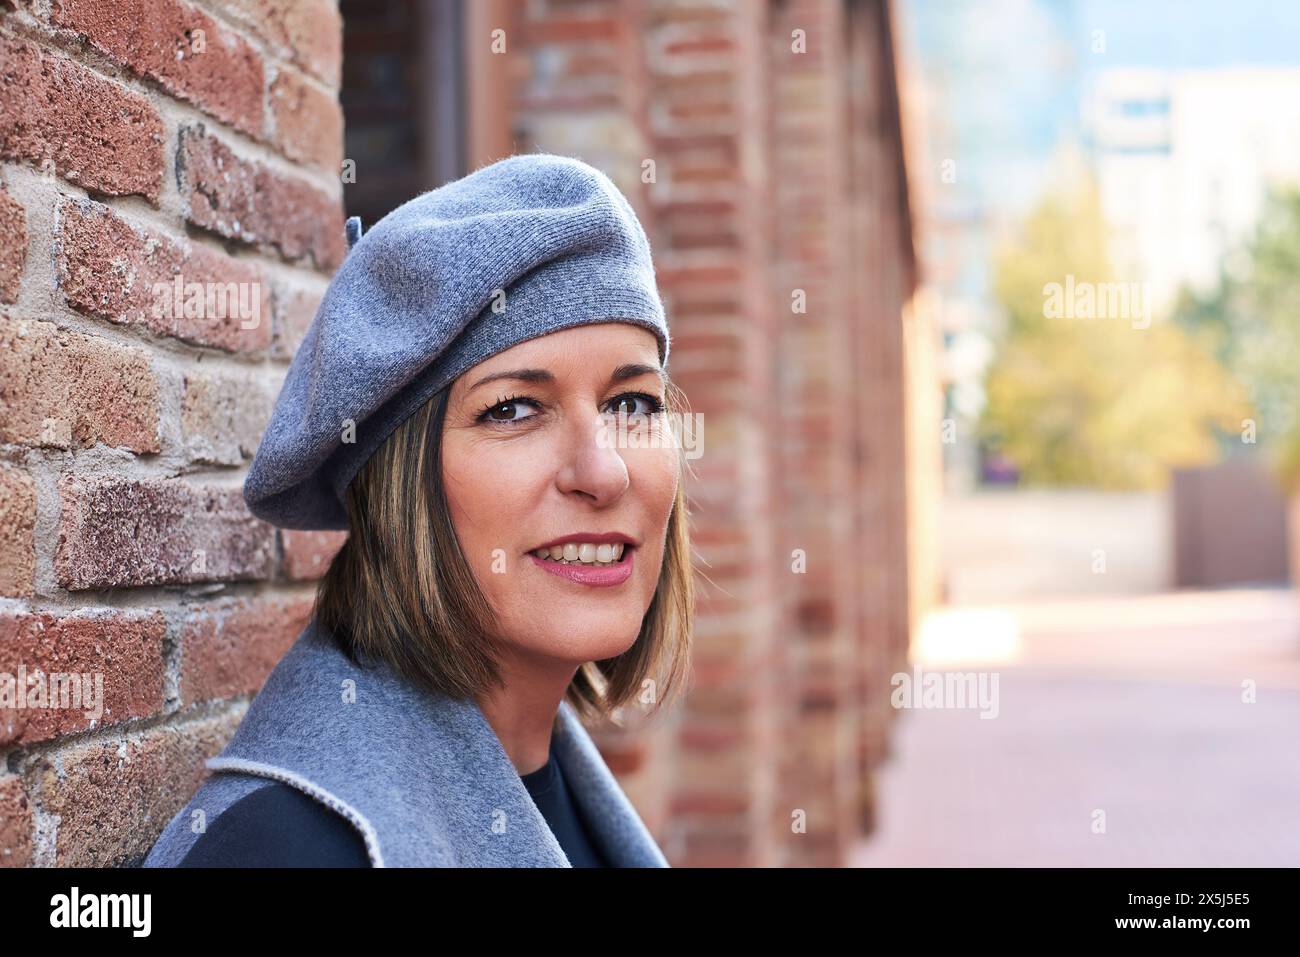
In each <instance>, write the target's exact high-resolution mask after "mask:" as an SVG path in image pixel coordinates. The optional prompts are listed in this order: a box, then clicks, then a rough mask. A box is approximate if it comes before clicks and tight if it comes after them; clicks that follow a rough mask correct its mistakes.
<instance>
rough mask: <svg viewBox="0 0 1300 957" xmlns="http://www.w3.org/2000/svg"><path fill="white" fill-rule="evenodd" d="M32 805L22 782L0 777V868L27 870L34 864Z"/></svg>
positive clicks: (12, 777) (10, 775) (14, 778)
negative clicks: (23, 868)
mask: <svg viewBox="0 0 1300 957" xmlns="http://www.w3.org/2000/svg"><path fill="white" fill-rule="evenodd" d="M34 830H35V826H34V824H33V821H32V804H31V802H30V801H29V800H27V789H26V788H25V787H23V779H22V778H20V777H18V776H16V775H12V774H9V775H5V776H4V777H0V867H27V866H28V865H30V864H31V862H32V833H33V831H34Z"/></svg>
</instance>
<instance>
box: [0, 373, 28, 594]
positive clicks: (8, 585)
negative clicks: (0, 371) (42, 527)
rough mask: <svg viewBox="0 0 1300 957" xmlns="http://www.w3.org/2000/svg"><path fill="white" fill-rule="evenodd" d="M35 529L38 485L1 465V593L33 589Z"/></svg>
mask: <svg viewBox="0 0 1300 957" xmlns="http://www.w3.org/2000/svg"><path fill="white" fill-rule="evenodd" d="M0 394H3V390H2V389H0ZM35 529H36V486H35V485H33V484H32V478H31V476H30V475H28V474H27V473H26V472H24V471H23V470H22V469H17V468H12V467H10V466H8V465H0V595H6V596H8V597H10V598H26V597H28V596H29V595H31V594H32V593H33V591H34V587H35V571H36V539H35Z"/></svg>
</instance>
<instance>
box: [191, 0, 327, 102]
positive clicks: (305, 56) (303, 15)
mask: <svg viewBox="0 0 1300 957" xmlns="http://www.w3.org/2000/svg"><path fill="white" fill-rule="evenodd" d="M214 2H216V3H218V5H219V6H220V7H221V8H222V9H224V10H226V11H227V12H228V13H229V14H230V15H231V16H232V17H233V18H234V19H236V20H238V21H239V22H240V23H243V24H245V25H247V26H248V27H249V28H250V29H251V30H252V31H253V32H254V33H256V34H257V35H258V36H259V37H261V38H262V40H263V41H264V42H265V43H266V44H267V45H268V46H270V48H271V49H272V50H273V51H274V52H275V55H276V56H278V57H280V58H281V59H284V60H288V61H290V62H291V63H294V64H296V65H297V66H299V67H301V68H302V69H304V70H306V71H307V72H308V73H310V74H312V75H313V76H315V77H316V78H317V79H319V80H322V81H323V82H324V83H325V84H327V85H328V86H332V87H334V88H335V89H338V87H339V79H340V73H341V69H342V65H343V20H342V17H341V16H340V15H339V10H338V4H337V3H336V2H334V0H214Z"/></svg>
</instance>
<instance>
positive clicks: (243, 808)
mask: <svg viewBox="0 0 1300 957" xmlns="http://www.w3.org/2000/svg"><path fill="white" fill-rule="evenodd" d="M552 740H553V739H552ZM520 780H521V781H523V783H524V786H525V787H527V788H528V793H529V794H531V795H532V798H533V802H534V803H535V804H536V805H537V809H538V810H539V811H541V812H542V816H543V817H544V818H545V819H546V823H547V824H549V825H550V828H551V831H552V832H553V833H554V834H555V837H556V839H557V840H558V841H559V842H560V847H562V848H564V853H565V854H566V855H568V858H569V861H570V863H572V864H573V866H574V867H607V866H609V865H608V864H607V863H606V862H605V859H604V858H603V857H602V856H601V854H600V852H599V851H598V850H597V849H596V845H595V842H594V841H593V840H592V839H591V835H590V833H589V832H588V830H587V829H586V826H585V825H584V824H583V822H582V819H581V816H580V815H579V813H578V809H577V805H576V804H575V803H574V801H573V796H572V792H571V791H570V790H569V786H568V784H567V782H566V781H565V779H564V775H563V774H562V773H561V771H560V762H559V761H557V760H556V758H555V749H554V743H552V748H551V755H550V757H549V759H548V760H547V762H546V764H544V765H543V766H542V767H541V768H539V769H538V770H536V771H534V772H532V773H531V774H523V775H520ZM177 866H178V867H369V866H370V856H369V855H368V854H367V853H366V844H365V841H364V840H362V838H361V835H360V834H359V833H357V830H356V828H354V827H353V826H352V825H351V824H350V823H348V821H347V820H345V819H344V818H343V816H342V815H340V814H337V813H335V812H334V811H332V810H330V809H329V808H328V807H326V806H325V805H324V804H321V803H320V802H319V801H317V800H316V799H315V798H312V797H310V796H309V795H307V794H304V793H303V792H302V791H299V790H298V789H297V788H295V787H291V786H290V785H288V784H282V783H280V782H279V781H276V782H274V783H273V784H271V785H269V786H267V787H263V788H258V789H257V790H256V791H254V792H253V793H252V794H249V795H247V796H245V797H243V798H240V799H239V800H238V801H236V802H235V803H234V804H232V805H230V807H228V808H227V809H226V810H225V811H224V812H223V813H221V814H219V815H217V819H216V820H215V821H213V822H212V824H211V826H209V827H208V829H207V831H206V832H204V833H203V834H202V835H200V836H199V839H198V840H197V841H195V842H194V844H193V845H192V846H191V847H190V850H189V852H188V853H187V854H186V855H185V857H184V858H183V859H182V860H181V862H180V864H178V865H177Z"/></svg>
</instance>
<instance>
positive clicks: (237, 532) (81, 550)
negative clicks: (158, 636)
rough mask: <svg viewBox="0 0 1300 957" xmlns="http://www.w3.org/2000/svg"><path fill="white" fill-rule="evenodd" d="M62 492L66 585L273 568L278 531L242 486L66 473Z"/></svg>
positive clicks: (61, 576) (209, 577)
mask: <svg viewBox="0 0 1300 957" xmlns="http://www.w3.org/2000/svg"><path fill="white" fill-rule="evenodd" d="M59 493H60V497H61V500H62V511H61V514H60V516H59V540H58V545H57V547H56V550H55V553H54V571H55V575H56V576H57V578H58V582H59V584H60V585H61V586H63V587H64V588H68V589H71V590H74V591H75V590H79V589H85V588H121V587H124V586H126V587H130V586H134V585H159V584H178V583H186V582H200V581H239V580H261V579H266V578H267V577H269V575H270V573H271V570H272V567H273V563H274V557H275V535H274V532H275V530H274V528H273V527H272V526H270V525H268V524H267V523H265V522H263V521H261V520H259V519H257V518H254V517H253V516H252V515H251V514H250V513H249V512H248V509H247V507H246V506H245V504H244V500H243V496H242V495H241V494H240V491H239V490H238V489H229V488H214V487H206V486H190V485H187V484H186V483H184V482H179V481H130V480H126V479H122V480H115V479H101V480H88V479H81V478H78V477H76V476H64V477H63V478H62V479H60V481H59Z"/></svg>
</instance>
